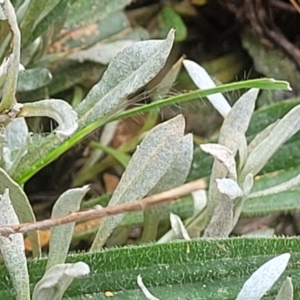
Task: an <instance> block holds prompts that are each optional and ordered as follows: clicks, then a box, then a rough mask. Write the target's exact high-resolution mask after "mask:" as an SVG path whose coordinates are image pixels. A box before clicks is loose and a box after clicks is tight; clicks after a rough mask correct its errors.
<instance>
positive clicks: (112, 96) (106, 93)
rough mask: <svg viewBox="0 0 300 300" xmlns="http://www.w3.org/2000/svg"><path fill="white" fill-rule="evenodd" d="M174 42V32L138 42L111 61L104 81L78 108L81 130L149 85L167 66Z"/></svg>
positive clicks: (103, 78) (95, 87)
mask: <svg viewBox="0 0 300 300" xmlns="http://www.w3.org/2000/svg"><path fill="white" fill-rule="evenodd" d="M173 40H174V30H171V31H170V33H169V34H168V37H167V39H165V40H150V41H142V42H137V43H135V44H133V45H131V46H130V47H127V48H125V49H123V50H122V51H121V52H120V53H119V54H118V55H117V56H116V57H115V58H114V59H113V60H112V61H111V63H110V64H109V66H108V68H107V70H106V72H105V73H104V75H103V77H102V79H101V81H100V82H99V83H98V84H96V85H95V86H94V87H93V88H92V89H91V91H90V92H89V93H88V95H87V97H86V98H85V99H84V100H83V101H82V102H81V103H80V104H79V105H78V106H77V108H76V111H77V113H78V115H79V117H80V128H81V127H84V126H86V125H87V124H90V123H92V122H94V121H96V120H97V119H99V118H100V117H102V116H103V115H105V114H107V113H108V112H110V111H111V110H112V109H114V108H116V107H117V106H118V105H119V104H120V103H121V102H122V101H124V100H125V99H126V97H128V95H130V94H131V93H133V92H135V91H136V90H137V89H139V88H140V87H142V86H144V85H145V84H146V83H148V82H149V81H150V80H151V79H152V78H153V77H154V76H155V75H156V74H157V73H158V72H159V71H160V70H161V69H162V67H163V66H164V64H165V62H166V60H167V58H168V56H169V53H170V51H171V48H172V45H173ZM116 74H117V76H116Z"/></svg>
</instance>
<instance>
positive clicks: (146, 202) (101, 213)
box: [0, 179, 206, 236]
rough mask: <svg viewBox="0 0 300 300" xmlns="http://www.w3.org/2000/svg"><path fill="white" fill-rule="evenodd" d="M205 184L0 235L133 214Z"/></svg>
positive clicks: (2, 231)
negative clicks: (128, 213)
mask: <svg viewBox="0 0 300 300" xmlns="http://www.w3.org/2000/svg"><path fill="white" fill-rule="evenodd" d="M205 187H206V184H205V182H204V180H203V179H198V180H195V181H192V182H189V183H186V184H184V185H182V186H179V187H176V188H174V189H171V190H169V191H166V192H162V193H159V194H156V195H152V196H150V197H146V198H144V199H140V200H137V201H134V202H130V203H123V204H119V205H115V206H108V207H105V208H99V209H97V208H93V209H89V210H85V211H77V212H71V213H69V214H68V215H65V216H62V217H59V218H53V219H46V220H42V221H38V222H32V223H23V224H18V225H6V226H0V235H4V236H9V235H11V234H15V233H25V232H28V231H35V230H46V229H49V228H51V227H54V226H59V225H63V224H67V223H71V222H78V221H88V220H93V219H97V218H103V217H107V216H112V215H118V214H123V213H125V212H133V211H139V210H145V209H146V208H148V207H150V206H153V205H155V204H158V203H162V202H166V201H171V200H174V199H178V198H180V197H183V196H186V195H188V194H190V193H191V192H193V191H196V190H200V189H204V188H205Z"/></svg>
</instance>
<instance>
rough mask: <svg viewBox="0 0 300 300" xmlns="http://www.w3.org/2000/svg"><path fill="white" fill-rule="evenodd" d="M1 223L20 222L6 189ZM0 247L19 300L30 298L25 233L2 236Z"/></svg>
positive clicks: (0, 209) (1, 206) (3, 197)
mask: <svg viewBox="0 0 300 300" xmlns="http://www.w3.org/2000/svg"><path fill="white" fill-rule="evenodd" d="M0 212H1V213H0V225H11V224H19V220H18V217H17V215H16V213H15V211H14V208H13V206H12V203H11V201H10V198H9V191H8V189H6V190H5V191H4V194H3V195H2V196H1V200H0ZM0 249H1V253H2V256H3V260H4V262H5V265H6V267H7V269H8V272H9V275H10V278H11V281H12V284H13V287H14V290H15V293H16V298H17V299H18V300H30V290H29V275H28V270H27V260H26V256H25V247H24V241H23V234H21V233H17V234H12V235H11V236H9V237H5V236H0Z"/></svg>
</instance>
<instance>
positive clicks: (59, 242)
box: [47, 185, 89, 270]
mask: <svg viewBox="0 0 300 300" xmlns="http://www.w3.org/2000/svg"><path fill="white" fill-rule="evenodd" d="M88 190H89V186H87V185H86V186H83V187H82V188H74V189H70V190H68V191H66V192H65V193H63V194H62V195H61V196H60V197H59V198H58V200H57V201H56V202H55V204H54V207H53V209H52V215H51V217H52V218H57V217H61V216H63V215H67V214H68V213H70V212H72V211H77V210H79V208H80V203H81V201H82V198H83V197H84V195H85V194H86V192H87V191H88ZM74 226H75V222H72V223H68V224H65V225H61V226H57V227H52V228H51V238H50V243H49V255H48V256H49V258H48V262H47V270H49V269H50V268H52V267H53V266H55V265H57V264H61V263H64V262H65V259H66V257H67V254H68V250H69V245H70V242H71V239H72V234H73V229H74Z"/></svg>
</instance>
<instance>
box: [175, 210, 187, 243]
mask: <svg viewBox="0 0 300 300" xmlns="http://www.w3.org/2000/svg"><path fill="white" fill-rule="evenodd" d="M170 222H171V227H172V229H173V231H174V234H175V237H176V238H177V239H183V240H186V241H189V240H190V239H191V238H190V237H189V234H188V232H187V230H186V228H185V227H184V225H183V223H182V221H181V219H180V218H179V217H178V216H177V215H175V214H172V213H171V214H170Z"/></svg>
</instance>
